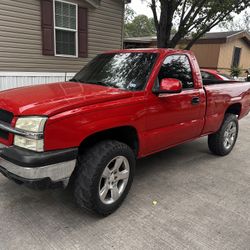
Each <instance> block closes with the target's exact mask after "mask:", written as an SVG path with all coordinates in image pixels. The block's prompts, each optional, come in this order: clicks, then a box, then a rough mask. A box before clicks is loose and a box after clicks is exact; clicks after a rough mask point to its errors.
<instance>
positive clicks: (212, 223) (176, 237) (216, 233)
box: [0, 117, 250, 250]
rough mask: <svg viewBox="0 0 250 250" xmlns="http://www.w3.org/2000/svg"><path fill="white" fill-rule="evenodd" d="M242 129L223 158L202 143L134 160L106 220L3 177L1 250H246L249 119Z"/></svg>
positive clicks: (62, 194)
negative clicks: (121, 198)
mask: <svg viewBox="0 0 250 250" xmlns="http://www.w3.org/2000/svg"><path fill="white" fill-rule="evenodd" d="M240 127H241V129H240V135H239V140H238V143H237V145H236V148H235V150H234V151H233V152H232V153H231V154H230V155H229V156H227V157H225V158H221V157H216V156H214V155H212V154H210V153H209V151H208V149H207V144H206V138H203V139H200V140H198V141H195V142H191V143H187V144H184V145H181V146H178V147H176V148H173V149H170V150H167V151H164V152H162V153H159V154H156V155H154V156H151V157H148V158H146V159H142V160H140V161H138V167H137V171H136V177H135V181H134V185H133V187H132V190H131V192H130V194H129V196H128V198H127V200H126V201H125V203H124V204H123V206H122V207H121V208H120V209H119V210H118V211H117V212H116V213H115V214H113V215H111V216H109V217H107V218H99V217H96V216H94V215H92V214H89V213H87V212H85V211H82V210H81V209H79V208H77V207H76V205H75V204H74V202H73V200H72V198H71V196H70V195H69V193H67V192H66V191H63V190H53V191H42V192H41V191H33V190H30V189H28V188H26V187H23V186H18V185H16V184H15V183H13V182H11V181H9V180H7V179H5V178H4V177H2V176H0V249H1V250H2V249H3V250H7V249H15V250H16V249H25V250H26V249H32V250H34V249H67V250H70V249H98V250H100V249H186V248H189V249H213V250H214V249H220V250H222V249H250V132H249V131H250V117H248V118H247V119H245V120H242V121H241V124H240ZM153 201H157V204H156V205H153Z"/></svg>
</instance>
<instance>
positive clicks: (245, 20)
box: [219, 9, 250, 32]
mask: <svg viewBox="0 0 250 250" xmlns="http://www.w3.org/2000/svg"><path fill="white" fill-rule="evenodd" d="M219 27H220V28H222V29H224V30H230V31H231V30H235V31H236V30H245V31H248V32H250V10H249V9H248V10H245V11H244V12H243V13H242V17H241V18H237V17H236V18H232V20H230V21H228V22H222V23H221V24H220V25H219Z"/></svg>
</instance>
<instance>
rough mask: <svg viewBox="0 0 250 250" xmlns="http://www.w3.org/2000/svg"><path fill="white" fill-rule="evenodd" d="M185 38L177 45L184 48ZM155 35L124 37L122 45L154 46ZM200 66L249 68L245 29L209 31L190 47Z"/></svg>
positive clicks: (249, 50) (248, 37)
mask: <svg viewBox="0 0 250 250" xmlns="http://www.w3.org/2000/svg"><path fill="white" fill-rule="evenodd" d="M186 42H187V40H183V41H182V42H181V43H180V44H179V45H178V46H177V47H178V48H184V45H185V43H186ZM156 45H157V39H156V37H134V38H125V39H124V47H126V48H133V47H134V48H138V47H156ZM191 50H192V51H193V52H194V53H195V55H196V57H197V59H198V62H199V64H200V66H201V67H203V68H209V69H216V70H219V71H221V72H224V73H229V71H230V68H231V67H241V68H242V73H245V71H246V70H247V69H248V68H250V34H249V33H248V32H245V31H232V32H210V33H207V34H205V36H203V37H202V38H200V39H199V40H198V41H197V42H196V43H195V45H194V46H193V47H192V48H191Z"/></svg>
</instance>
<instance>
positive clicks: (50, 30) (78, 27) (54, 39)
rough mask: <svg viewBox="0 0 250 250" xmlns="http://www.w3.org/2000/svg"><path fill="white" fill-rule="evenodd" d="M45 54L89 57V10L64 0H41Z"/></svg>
mask: <svg viewBox="0 0 250 250" xmlns="http://www.w3.org/2000/svg"><path fill="white" fill-rule="evenodd" d="M41 12H42V18H41V19H42V37H43V55H50V56H51V55H55V56H66V57H78V56H79V57H87V56H88V53H87V50H88V36H87V33H88V32H87V25H88V24H87V19H88V16H87V14H88V11H87V9H86V8H82V7H80V6H78V5H77V4H75V3H72V2H68V1H64V0H41Z"/></svg>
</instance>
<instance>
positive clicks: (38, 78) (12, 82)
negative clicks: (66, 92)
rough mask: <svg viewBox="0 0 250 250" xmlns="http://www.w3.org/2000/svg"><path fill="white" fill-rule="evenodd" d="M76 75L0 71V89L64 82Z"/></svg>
mask: <svg viewBox="0 0 250 250" xmlns="http://www.w3.org/2000/svg"><path fill="white" fill-rule="evenodd" d="M74 75H75V73H48V72H0V91H2V90H6V89H11V88H17V87H22V86H28V85H36V84H43V83H51V82H63V81H67V80H69V79H71V78H72V77H73V76H74Z"/></svg>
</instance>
